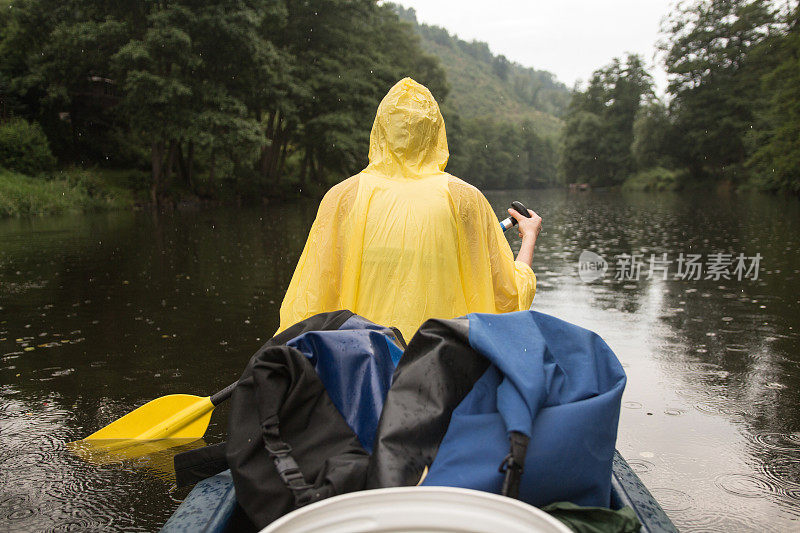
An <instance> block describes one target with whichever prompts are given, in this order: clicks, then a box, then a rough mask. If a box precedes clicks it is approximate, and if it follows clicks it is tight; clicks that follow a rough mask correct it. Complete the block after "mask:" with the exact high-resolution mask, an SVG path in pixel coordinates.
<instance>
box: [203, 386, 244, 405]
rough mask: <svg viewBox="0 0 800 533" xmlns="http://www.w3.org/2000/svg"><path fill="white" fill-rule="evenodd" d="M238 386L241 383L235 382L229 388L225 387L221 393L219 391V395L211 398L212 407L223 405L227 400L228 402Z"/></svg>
mask: <svg viewBox="0 0 800 533" xmlns="http://www.w3.org/2000/svg"><path fill="white" fill-rule="evenodd" d="M238 384H239V382H238V381H235V382H233V383H231V384H230V385H228V386H227V387H225V388H224V389H222V390H221V391H219V392H218V393H216V394H214V395H213V396H211V398H210V399H211V405H213V406H214V407H216V406H218V405H219V404H221V403H222V402H224V401H225V400H227V399H228V398H230V397H231V395H232V394H233V389H235V388H236V385H238Z"/></svg>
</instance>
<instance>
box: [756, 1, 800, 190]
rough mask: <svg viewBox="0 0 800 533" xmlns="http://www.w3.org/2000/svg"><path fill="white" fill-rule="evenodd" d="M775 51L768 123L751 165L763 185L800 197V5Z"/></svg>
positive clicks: (766, 83) (767, 88)
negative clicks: (775, 64)
mask: <svg viewBox="0 0 800 533" xmlns="http://www.w3.org/2000/svg"><path fill="white" fill-rule="evenodd" d="M771 52H772V53H773V54H775V56H776V58H777V59H778V65H777V66H776V67H775V68H774V69H773V70H772V71H771V72H769V73H768V74H767V75H765V76H764V80H763V90H764V92H766V93H767V94H769V95H770V98H769V101H768V102H767V104H766V105H765V109H764V116H765V120H766V124H765V127H764V129H763V132H762V133H761V135H760V138H759V139H758V141H759V142H758V145H759V147H758V149H757V150H756V151H755V153H754V154H753V156H752V157H751V159H750V161H749V164H750V166H751V167H752V168H754V169H755V171H756V177H755V182H756V184H757V185H759V186H760V187H761V188H764V189H767V190H771V191H784V192H789V193H792V194H795V195H798V196H800V7H798V8H797V9H796V10H795V12H794V13H793V15H792V17H791V20H790V30H789V31H788V32H787V34H786V35H785V36H784V37H783V38H782V39H781V40H780V41H778V42H777V43H775V46H773V47H771Z"/></svg>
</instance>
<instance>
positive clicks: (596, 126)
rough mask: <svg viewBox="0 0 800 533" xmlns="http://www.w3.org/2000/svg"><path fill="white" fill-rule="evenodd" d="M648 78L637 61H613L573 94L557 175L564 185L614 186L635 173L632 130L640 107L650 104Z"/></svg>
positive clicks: (650, 79) (636, 58) (651, 100)
mask: <svg viewBox="0 0 800 533" xmlns="http://www.w3.org/2000/svg"><path fill="white" fill-rule="evenodd" d="M654 98H655V96H654V94H653V87H652V78H651V76H650V74H649V73H648V72H647V71H646V70H645V67H644V65H643V63H642V60H641V58H640V57H638V56H636V55H628V57H627V59H626V61H625V63H622V62H621V61H619V59H614V60H613V61H612V63H611V64H610V65H608V66H607V67H605V68H602V69H599V70H597V71H595V72H594V73H593V75H592V78H591V81H590V82H589V85H588V87H587V88H586V90H585V91H582V92H581V91H577V92H576V93H575V94H574V95H573V98H572V102H571V103H570V107H569V110H568V112H567V124H566V126H565V128H564V131H563V143H562V150H563V152H562V158H561V162H562V168H561V174H562V177H564V179H567V180H568V181H577V182H588V183H592V184H594V185H616V184H619V183H621V182H622V181H624V180H625V179H626V178H628V177H629V176H630V174H631V173H632V172H633V171H634V170H635V163H634V160H633V157H632V154H631V145H632V144H633V140H634V132H633V125H634V121H635V119H636V115H637V113H638V112H639V109H640V107H641V106H642V105H649V104H650V103H652V102H653V101H654Z"/></svg>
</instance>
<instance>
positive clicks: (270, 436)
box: [261, 416, 319, 507]
mask: <svg viewBox="0 0 800 533" xmlns="http://www.w3.org/2000/svg"><path fill="white" fill-rule="evenodd" d="M261 434H262V436H263V438H264V448H266V449H267V451H268V452H269V454H270V456H271V457H272V461H273V462H274V463H275V469H276V470H277V471H278V475H279V476H280V477H281V480H282V481H283V484H284V485H286V487H287V488H288V489H289V490H291V491H292V494H293V495H294V503H295V505H296V506H297V507H302V506H304V505H308V504H309V503H311V502H313V501H315V500H316V499H317V498H318V496H319V493H318V491H315V490H314V486H313V485H309V484H308V483H306V480H305V478H304V477H303V473H302V472H301V471H300V466H299V465H298V464H297V461H295V460H294V457H292V456H291V453H292V447H291V446H289V445H288V444H287V443H285V442H283V441H282V440H281V435H280V432H279V430H278V417H277V416H271V417H269V418H267V419H266V420H265V421H264V423H263V424H261Z"/></svg>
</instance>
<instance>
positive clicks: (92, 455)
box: [67, 439, 206, 474]
mask: <svg viewBox="0 0 800 533" xmlns="http://www.w3.org/2000/svg"><path fill="white" fill-rule="evenodd" d="M205 445H206V443H205V441H204V440H203V439H160V440H135V439H113V440H105V439H92V440H86V439H84V440H79V441H75V442H68V443H67V449H68V450H69V451H70V452H72V454H73V455H75V456H76V457H80V458H81V459H83V460H84V461H86V462H89V463H92V464H95V465H98V466H101V465H108V464H114V463H121V462H126V461H127V462H131V461H133V464H134V465H135V466H137V467H143V468H148V469H151V470H157V471H160V472H162V473H165V474H169V473H174V469H173V466H172V458H173V457H174V456H175V454H176V453H179V452H181V451H188V450H193V449H195V448H200V447H202V446H205ZM175 448H178V449H177V450H175Z"/></svg>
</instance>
